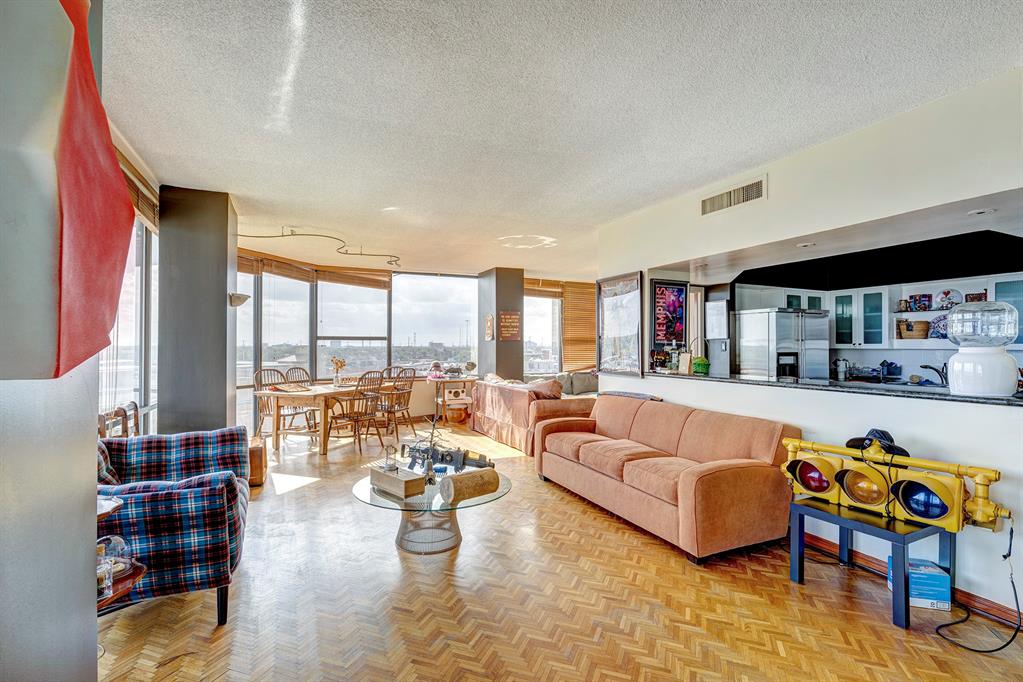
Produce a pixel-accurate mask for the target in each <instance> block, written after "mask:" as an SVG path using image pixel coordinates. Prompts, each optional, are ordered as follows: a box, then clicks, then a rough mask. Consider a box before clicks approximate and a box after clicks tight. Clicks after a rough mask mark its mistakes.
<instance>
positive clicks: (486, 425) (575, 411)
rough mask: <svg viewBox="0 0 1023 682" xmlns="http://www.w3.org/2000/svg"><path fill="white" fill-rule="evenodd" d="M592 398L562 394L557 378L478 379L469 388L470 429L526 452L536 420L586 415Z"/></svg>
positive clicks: (529, 451) (531, 439)
mask: <svg viewBox="0 0 1023 682" xmlns="http://www.w3.org/2000/svg"><path fill="white" fill-rule="evenodd" d="M547 384H551V385H547ZM541 389H542V390H541ZM593 400H594V399H593V398H562V397H561V384H559V383H558V382H557V381H554V382H545V385H544V386H542V387H537V386H536V385H535V384H498V383H493V382H489V381H478V382H476V385H475V386H473V389H472V429H473V431H478V432H479V433H482V434H484V435H487V436H490V437H491V438H493V439H494V440H496V441H497V442H498V443H504V444H505V445H510V446H511V447H513V448H515V449H517V450H522V451H523V452H524V453H526V454H527V455H530V454H532V444H533V427H534V425H535V424H536V423H537V422H540V421H543V420H545V419H552V418H555V417H584V416H588V415H589V414H590V411H591V410H592V409H593Z"/></svg>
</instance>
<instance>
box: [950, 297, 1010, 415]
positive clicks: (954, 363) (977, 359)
mask: <svg viewBox="0 0 1023 682" xmlns="http://www.w3.org/2000/svg"><path fill="white" fill-rule="evenodd" d="M1018 334H1019V313H1018V312H1016V308H1015V307H1013V306H1012V305H1010V304H1008V303H1006V302H1004V301H977V302H973V303H961V304H959V305H957V306H956V307H955V308H953V309H952V311H951V312H950V313H949V314H948V338H949V340H950V341H952V343H954V344H956V345H958V346H959V352H958V353H956V354H955V355H953V356H952V357H951V358H949V361H948V387H949V392H950V393H952V394H953V395H969V396H980V397H992V398H995V397H1008V396H1011V395H1012V394H1013V393H1015V392H1016V383H1017V382H1016V377H1017V376H1018V371H1019V368H1018V367H1017V366H1016V360H1015V358H1013V357H1012V356H1011V355H1009V354H1008V353H1007V352H1006V350H1005V346H1007V345H1009V344H1010V343H1013V342H1014V341H1015V340H1016V336H1017V335H1018Z"/></svg>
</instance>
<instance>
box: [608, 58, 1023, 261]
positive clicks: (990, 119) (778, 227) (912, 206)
mask: <svg viewBox="0 0 1023 682" xmlns="http://www.w3.org/2000/svg"><path fill="white" fill-rule="evenodd" d="M1021 102H1023V69H1014V70H1013V71H1010V72H1008V73H1006V74H1004V75H1002V76H999V77H997V78H994V79H991V80H989V81H985V82H984V83H981V84H979V85H976V86H974V87H973V88H970V89H968V90H964V91H962V92H959V93H956V94H954V95H951V96H949V97H945V98H943V99H940V100H937V101H935V102H931V103H930V104H926V105H924V106H922V107H919V108H917V109H914V110H912V111H909V112H906V113H904V114H901V115H899V116H895V117H893V118H890V119H888V120H886V121H882V122H880V123H877V124H875V125H873V126H871V127H869V128H864V129H863V130H860V131H856V132H853V133H850V134H848V135H844V136H842V137H839V138H836V139H834V140H831V141H828V142H825V143H822V144H820V145H817V146H816V147H811V148H809V149H806V150H803V151H801V152H798V153H796V154H793V155H792V156H789V157H786V158H784V159H780V160H778V161H775V162H773V163H769V164H767V165H765V166H761V167H759V168H754V169H750V170H749V171H748V172H746V173H740V174H737V175H735V176H733V177H732V178H728V179H725V180H723V181H722V182H721V183H715V184H714V185H713V186H709V187H703V188H700V189H698V190H696V191H693V192H690V193H688V194H684V195H681V196H678V197H674V198H671V199H668V200H666V201H663V202H661V203H658V204H654V205H652V206H649V207H646V208H643V209H641V210H639V211H636V212H634V213H630V214H628V215H626V216H624V217H622V218H619V219H617V220H614V221H611V222H610V223H608V224H606V225H603V226H601V227H600V231H599V244H598V248H599V259H600V276H601V277H607V276H610V275H616V274H619V273H622V272H628V271H631V270H641V269H646V268H649V267H657V266H661V265H664V264H665V263H676V262H679V261H684V260H688V259H690V258H697V257H700V256H708V255H713V254H717V253H722V252H725V251H731V250H733V249H740V248H744V247H748V246H754V245H757V244H764V243H769V242H774V241H778V240H780V239H788V238H792V237H798V236H800V235H804V234H808V233H812V232H818V231H821V230H828V229H832V228H838V227H845V226H847V225H854V224H857V223H860V222H864V221H868V220H875V219H878V218H884V217H888V216H892V215H898V214H901V213H905V212H907V211H914V210H918V209H922V208H928V207H931V206H937V205H939V204H944V203H948V202H951V201H957V200H962V199H968V198H971V197H975V196H979V195H984V194H990V193H993V192H1001V191H1005V190H1009V189H1014V188H1018V187H1023V159H1021V148H1023V126H1021V125H1020V120H1021V116H1023V106H1021ZM764 173H767V175H768V198H767V199H766V200H764V201H756V202H752V203H751V204H748V205H745V206H738V207H735V208H731V209H726V210H724V211H719V212H717V213H712V214H711V215H709V216H700V199H701V198H703V197H705V196H708V195H711V194H714V193H716V192H717V191H721V190H724V189H727V188H730V187H732V186H734V185H736V184H738V183H739V182H742V181H744V180H748V179H751V178H754V177H757V176H760V175H763V174H764Z"/></svg>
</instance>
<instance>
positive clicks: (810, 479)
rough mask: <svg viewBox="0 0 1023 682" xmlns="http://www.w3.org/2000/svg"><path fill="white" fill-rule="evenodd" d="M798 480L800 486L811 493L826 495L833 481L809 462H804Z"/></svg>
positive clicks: (800, 467)
mask: <svg viewBox="0 0 1023 682" xmlns="http://www.w3.org/2000/svg"><path fill="white" fill-rule="evenodd" d="M797 478H798V479H799V485H801V486H803V488H805V489H806V490H809V491H810V492H811V493H826V492H827V491H828V489H829V488H831V481H829V480H828V477H827V476H825V475H824V474H823V473H822V472H821V470H820V469H818V468H817V467H815V466H814V465H812V464H810V463H809V462H803V463H802V464H801V465H800V466H799V471H798V474H797Z"/></svg>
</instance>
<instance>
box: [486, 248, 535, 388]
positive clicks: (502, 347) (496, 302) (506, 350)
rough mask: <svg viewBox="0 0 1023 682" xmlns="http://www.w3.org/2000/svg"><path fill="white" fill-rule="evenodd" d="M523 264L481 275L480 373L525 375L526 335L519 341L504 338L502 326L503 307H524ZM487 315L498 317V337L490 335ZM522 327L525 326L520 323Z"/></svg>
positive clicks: (506, 375)
mask: <svg viewBox="0 0 1023 682" xmlns="http://www.w3.org/2000/svg"><path fill="white" fill-rule="evenodd" d="M524 274H525V273H524V272H523V270H522V269H520V268H493V269H491V270H487V271H486V272H481V273H480V275H479V330H478V335H477V338H478V339H479V342H478V343H479V348H478V353H477V355H478V364H479V373H480V376H483V375H485V374H488V373H491V372H493V373H496V374H498V375H500V376H501V377H502V378H503V379H522V336H521V333H520V335H519V340H518V341H500V340H499V338H500V336H499V335H500V330H499V329H498V326H499V325H498V322H499V315H500V312H501V311H510V312H518V313H519V315H520V316H521V315H522V311H523V300H522V294H523V286H522V278H523V275H524ZM487 315H492V316H493V318H494V338H493V340H491V341H487V339H486V333H485V328H486V319H487ZM520 331H521V327H520Z"/></svg>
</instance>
